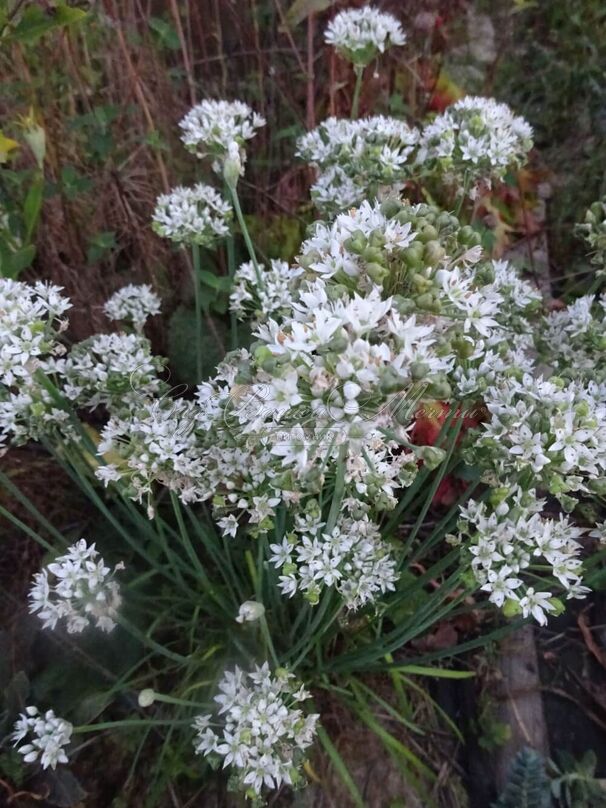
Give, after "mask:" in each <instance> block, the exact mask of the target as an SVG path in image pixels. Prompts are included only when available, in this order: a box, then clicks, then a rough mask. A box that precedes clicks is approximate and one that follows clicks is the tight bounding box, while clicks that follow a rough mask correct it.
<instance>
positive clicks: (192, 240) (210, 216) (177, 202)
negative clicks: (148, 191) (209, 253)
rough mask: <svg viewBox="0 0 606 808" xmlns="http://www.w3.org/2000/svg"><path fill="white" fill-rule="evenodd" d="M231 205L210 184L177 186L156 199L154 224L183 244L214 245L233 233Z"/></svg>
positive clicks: (161, 231) (157, 228)
mask: <svg viewBox="0 0 606 808" xmlns="http://www.w3.org/2000/svg"><path fill="white" fill-rule="evenodd" d="M230 216H231V206H230V204H229V203H228V202H226V201H225V200H224V199H223V198H222V197H221V195H220V194H219V193H218V192H217V191H215V189H214V188H213V187H212V186H210V185H205V184H204V183H202V182H199V183H198V184H197V185H194V186H193V187H192V188H183V187H181V186H179V187H178V188H173V190H172V191H171V192H170V193H169V194H162V195H161V196H159V197H158V199H157V202H156V209H155V211H154V215H153V227H154V230H155V231H156V233H157V234H158V235H159V236H162V237H163V238H168V239H170V240H171V241H175V242H177V243H179V244H197V245H199V246H203V247H211V246H212V245H213V244H214V243H215V242H216V241H217V240H218V239H220V238H224V237H225V236H227V234H228V233H229V227H228V221H229V217H230Z"/></svg>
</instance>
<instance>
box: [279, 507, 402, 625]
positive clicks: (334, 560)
mask: <svg viewBox="0 0 606 808" xmlns="http://www.w3.org/2000/svg"><path fill="white" fill-rule="evenodd" d="M270 549H271V551H272V553H273V555H272V556H271V558H270V561H271V562H272V564H274V566H276V567H277V568H278V569H280V570H281V572H282V574H281V575H280V584H279V587H280V590H281V591H282V593H283V594H285V595H288V596H289V597H292V596H293V595H294V594H295V592H297V591H299V592H303V593H304V594H305V597H306V599H307V600H308V601H309V602H310V603H312V604H316V603H318V601H319V599H320V595H321V593H322V591H323V589H324V587H335V589H336V590H337V591H338V592H339V594H340V595H341V596H342V598H343V602H344V604H345V606H346V608H348V609H351V610H352V611H355V610H356V609H360V608H362V607H363V606H365V605H366V604H367V603H371V602H372V601H374V600H375V599H376V598H377V597H378V596H379V595H384V594H385V593H386V592H389V591H391V590H393V589H394V588H395V582H396V580H397V578H398V575H397V573H396V562H395V560H394V558H393V557H392V556H391V553H390V548H389V546H388V545H387V544H386V543H385V542H384V541H382V539H381V536H380V532H379V528H378V526H377V525H376V524H374V523H373V522H371V521H370V520H369V519H368V517H367V516H363V517H362V518H361V519H351V518H350V517H348V516H343V515H341V517H340V518H339V520H338V522H337V525H336V526H335V527H334V528H333V529H332V530H330V529H329V528H327V526H326V524H325V523H324V522H321V521H319V520H318V519H313V518H311V519H310V518H302V517H299V516H296V517H295V526H294V531H293V533H291V534H290V535H289V536H287V538H285V539H283V541H282V543H281V544H272V545H271V548H270Z"/></svg>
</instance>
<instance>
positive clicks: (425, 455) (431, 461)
mask: <svg viewBox="0 0 606 808" xmlns="http://www.w3.org/2000/svg"><path fill="white" fill-rule="evenodd" d="M416 455H417V457H418V458H419V459H421V460H422V461H423V463H424V464H425V465H426V466H427V468H428V469H429V470H430V471H433V470H434V469H437V467H438V466H439V465H440V464H441V463H443V462H444V458H445V457H446V452H445V451H444V449H440V448H439V447H437V446H420V447H419V448H418V449H417V450H416Z"/></svg>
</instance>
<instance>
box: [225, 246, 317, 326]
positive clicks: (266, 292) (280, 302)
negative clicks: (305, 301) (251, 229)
mask: <svg viewBox="0 0 606 808" xmlns="http://www.w3.org/2000/svg"><path fill="white" fill-rule="evenodd" d="M260 269H261V273H262V275H263V286H259V282H258V280H257V273H256V271H255V267H254V264H253V263H252V261H247V262H246V263H244V264H241V265H240V266H239V267H238V269H237V270H236V272H235V275H234V282H233V287H232V291H231V294H230V297H229V308H230V310H231V311H233V312H234V313H235V314H237V315H238V317H239V319H241V320H244V319H247V318H250V319H252V320H256V321H260V320H261V319H263V318H264V317H280V316H282V315H283V314H285V313H286V312H288V311H289V310H290V306H291V304H292V299H293V291H294V285H295V281H296V279H297V278H298V277H300V276H301V275H302V274H303V270H302V269H301V267H297V266H289V265H288V263H287V262H286V261H277V260H274V259H272V260H271V261H270V262H269V267H267V266H264V265H263V264H262V265H261V267H260Z"/></svg>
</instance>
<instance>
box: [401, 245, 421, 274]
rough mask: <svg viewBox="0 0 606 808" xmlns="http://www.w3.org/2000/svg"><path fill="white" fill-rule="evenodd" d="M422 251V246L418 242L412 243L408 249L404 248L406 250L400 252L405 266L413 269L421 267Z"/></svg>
mask: <svg viewBox="0 0 606 808" xmlns="http://www.w3.org/2000/svg"><path fill="white" fill-rule="evenodd" d="M424 249H425V248H424V247H423V245H422V244H421V243H420V242H418V241H413V243H412V244H411V245H410V247H406V249H405V250H403V251H402V258H403V259H404V262H405V264H406V266H409V267H411V268H414V269H416V268H418V267H420V266H422V265H423V251H424Z"/></svg>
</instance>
